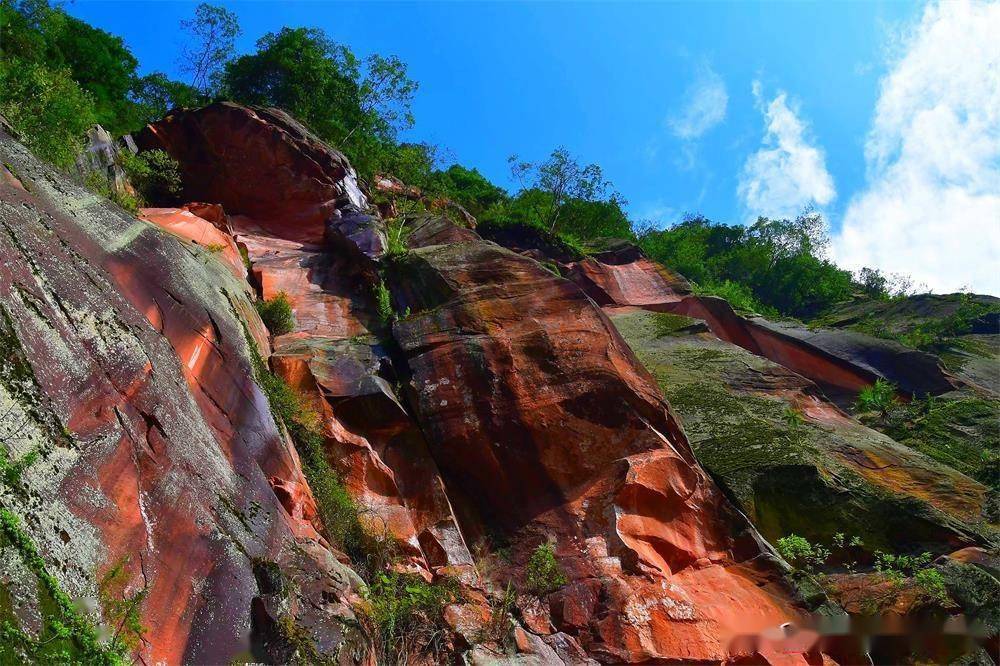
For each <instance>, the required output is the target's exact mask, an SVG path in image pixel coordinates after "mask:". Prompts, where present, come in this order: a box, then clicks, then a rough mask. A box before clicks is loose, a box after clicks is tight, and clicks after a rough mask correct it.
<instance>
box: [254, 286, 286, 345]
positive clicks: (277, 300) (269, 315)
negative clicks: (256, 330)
mask: <svg viewBox="0 0 1000 666" xmlns="http://www.w3.org/2000/svg"><path fill="white" fill-rule="evenodd" d="M254 306H255V307H256V308H257V313H258V314H259V315H260V319H261V321H263V322H264V326H267V330H269V331H270V332H271V335H284V334H285V333H291V332H292V329H294V328H295V315H293V314H292V303H291V301H289V300H288V294H286V293H285V292H283V291H279V292H278V293H277V294H275V295H274V296H272V297H271V298H269V299H267V300H258V301H257V302H256V303H254Z"/></svg>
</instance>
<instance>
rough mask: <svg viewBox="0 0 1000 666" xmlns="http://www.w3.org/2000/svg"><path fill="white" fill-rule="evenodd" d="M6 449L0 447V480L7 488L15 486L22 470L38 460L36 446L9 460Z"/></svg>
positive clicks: (19, 480) (19, 481)
mask: <svg viewBox="0 0 1000 666" xmlns="http://www.w3.org/2000/svg"><path fill="white" fill-rule="evenodd" d="M9 456H10V454H8V453H7V451H6V449H4V448H3V447H0V482H2V483H3V485H5V486H7V487H8V488H11V489H13V488H16V487H17V486H18V485H20V483H21V476H22V475H23V474H24V471H25V470H26V469H28V468H29V467H31V465H32V464H33V463H34V462H35V461H36V460H38V448H37V447H36V448H34V449H32V450H31V451H28V452H27V453H26V454H24V455H23V456H21V457H20V458H18V459H17V460H11V459H10V457H9Z"/></svg>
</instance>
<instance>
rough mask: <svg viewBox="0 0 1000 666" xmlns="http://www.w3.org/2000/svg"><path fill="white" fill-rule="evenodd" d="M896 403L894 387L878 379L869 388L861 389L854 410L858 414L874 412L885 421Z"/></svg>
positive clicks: (890, 383)
mask: <svg viewBox="0 0 1000 666" xmlns="http://www.w3.org/2000/svg"><path fill="white" fill-rule="evenodd" d="M896 403H897V400H896V385H895V384H893V383H892V382H889V381H886V380H885V379H882V378H881V377H880V378H878V379H876V380H875V383H874V384H872V385H871V386H866V387H865V388H863V389H861V393H859V394H858V400H857V402H855V403H854V409H855V410H856V411H859V412H876V413H877V414H878V415H879V418H880V419H882V420H883V421H885V420H886V419H887V418H888V417H889V412H890V411H891V410H892V408H893V407H894V406H895V405H896Z"/></svg>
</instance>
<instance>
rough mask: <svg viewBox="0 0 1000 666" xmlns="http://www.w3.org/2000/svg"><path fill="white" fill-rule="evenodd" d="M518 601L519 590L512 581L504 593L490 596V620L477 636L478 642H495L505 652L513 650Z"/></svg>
mask: <svg viewBox="0 0 1000 666" xmlns="http://www.w3.org/2000/svg"><path fill="white" fill-rule="evenodd" d="M516 601H517V592H516V591H515V590H514V586H513V585H511V584H510V583H507V586H506V587H505V588H504V590H503V593H502V594H500V595H495V596H491V597H490V621H489V622H487V623H486V624H485V625H484V626H483V627H482V629H481V630H480V632H479V635H478V636H476V642H477V643H495V644H496V645H498V646H499V647H500V649H501V650H503V651H504V652H510V651H512V648H513V647H514V645H513V642H514V641H513V638H514V608H515V603H516Z"/></svg>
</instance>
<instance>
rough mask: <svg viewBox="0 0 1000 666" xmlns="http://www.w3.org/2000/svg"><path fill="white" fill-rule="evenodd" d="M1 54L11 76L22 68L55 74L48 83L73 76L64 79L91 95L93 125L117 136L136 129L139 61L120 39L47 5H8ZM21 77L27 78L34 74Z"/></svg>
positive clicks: (30, 1)
mask: <svg viewBox="0 0 1000 666" xmlns="http://www.w3.org/2000/svg"><path fill="white" fill-rule="evenodd" d="M0 54H2V58H3V63H4V65H6V66H7V68H8V72H10V71H11V70H16V69H19V68H25V69H28V68H30V69H31V70H32V71H33V72H37V71H38V69H37V66H41V67H43V68H45V69H46V70H48V71H49V74H48V78H50V79H56V78H59V77H60V76H61V75H57V74H56V72H57V71H61V70H66V71H67V73H68V76H67V77H63V78H68V79H69V80H72V81H73V82H75V83H76V84H77V85H78V86H79V87H80V88H82V89H83V90H84V91H86V92H87V93H88V96H89V98H90V100H91V105H92V106H93V113H92V114H88V119H89V121H90V122H91V123H93V122H99V123H101V124H102V125H103V126H104V127H105V128H106V129H108V130H109V131H111V132H113V133H120V132H123V131H127V130H129V129H131V128H132V127H133V126H134V124H135V122H136V109H135V105H134V104H133V102H132V100H131V99H130V96H129V92H130V91H131V89H132V86H133V84H134V82H135V80H136V67H137V65H138V61H137V60H136V59H135V57H134V56H133V55H132V53H131V52H130V51H129V50H128V48H127V47H126V46H125V43H124V42H123V41H122V39H121V38H120V37H116V36H114V35H111V34H109V33H107V32H105V31H103V30H99V29H97V28H94V27H93V26H91V25H88V24H87V23H84V22H83V21H80V20H78V19H75V18H73V17H72V16H69V15H68V14H67V13H66V12H64V11H63V10H61V9H58V8H54V7H51V6H50V5H49V3H48V2H47V1H46V0H20V1H12V0H4V1H3V2H0ZM31 66H35V67H31ZM15 75H17V74H16V73H15ZM19 76H21V78H22V79H23V78H26V77H27V76H28V73H27V72H24V73H21V74H20V75H19ZM73 97H74V98H76V97H77V96H76V95H74V96H73ZM91 115H92V117H90V116H91Z"/></svg>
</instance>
